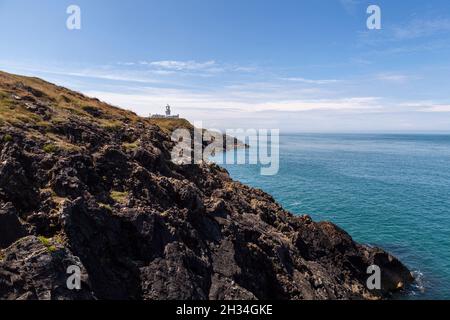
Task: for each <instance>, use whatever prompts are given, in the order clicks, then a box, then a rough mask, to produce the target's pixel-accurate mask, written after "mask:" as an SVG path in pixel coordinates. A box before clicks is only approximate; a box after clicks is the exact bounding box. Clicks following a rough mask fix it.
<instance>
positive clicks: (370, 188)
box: [223, 134, 450, 299]
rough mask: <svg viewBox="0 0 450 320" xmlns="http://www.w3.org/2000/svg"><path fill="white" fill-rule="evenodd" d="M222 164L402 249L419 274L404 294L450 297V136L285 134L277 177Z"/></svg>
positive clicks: (299, 207)
mask: <svg viewBox="0 0 450 320" xmlns="http://www.w3.org/2000/svg"><path fill="white" fill-rule="evenodd" d="M241 152H242V151H241ZM223 166H224V167H225V168H226V169H228V171H229V172H230V174H231V175H232V177H233V178H235V179H237V180H239V181H241V182H243V183H245V184H248V185H251V186H254V187H257V188H261V189H263V190H264V191H266V192H268V193H270V194H272V195H273V196H274V197H275V199H276V200H277V201H278V202H279V203H280V204H282V205H283V206H284V207H285V208H286V209H287V210H289V211H291V212H292V213H294V214H309V215H311V216H312V217H313V218H314V219H315V220H329V221H332V222H334V223H336V224H337V225H339V226H341V227H342V228H343V229H345V230H346V231H347V232H349V233H350V234H351V235H352V236H353V238H354V239H355V240H356V241H358V242H361V243H367V244H372V245H377V246H380V247H382V248H384V249H386V250H388V251H389V252H391V253H393V254H394V255H396V256H397V257H398V258H400V259H401V260H402V261H403V262H404V263H405V264H406V265H407V266H408V267H409V268H410V269H411V270H414V271H415V273H416V274H417V277H418V279H419V285H418V286H417V287H416V288H415V289H414V290H412V291H411V292H410V293H409V294H408V295H407V297H406V298H409V299H417V298H420V299H450V136H448V135H447V136H446V135H368V134H365V135H356V134H348V135H331V134H301V135H286V136H281V138H280V170H279V173H278V174H277V175H275V176H261V175H260V170H259V169H260V168H259V167H258V166H254V165H223Z"/></svg>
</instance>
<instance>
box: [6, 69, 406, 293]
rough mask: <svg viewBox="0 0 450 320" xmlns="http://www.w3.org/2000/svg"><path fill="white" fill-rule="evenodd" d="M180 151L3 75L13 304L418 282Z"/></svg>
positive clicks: (152, 128) (378, 254) (87, 102)
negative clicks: (175, 156)
mask: <svg viewBox="0 0 450 320" xmlns="http://www.w3.org/2000/svg"><path fill="white" fill-rule="evenodd" d="M173 145H174V143H173V142H172V141H171V139H170V136H169V135H168V134H167V132H166V130H163V129H162V127H161V126H158V124H155V123H154V122H153V123H152V122H151V121H149V120H148V119H145V118H140V117H138V116H137V115H135V114H134V113H132V112H129V111H126V110H122V109H119V108H117V107H113V106H110V105H107V104H105V103H103V102H101V101H99V100H97V99H92V98H88V97H85V96H83V95H81V94H79V93H77V92H73V91H70V90H68V89H66V88H62V87H58V86H55V85H53V84H50V83H47V82H45V81H43V80H40V79H36V78H26V77H21V76H15V75H11V74H7V73H3V72H0V150H1V154H0V299H11V300H12V299H32V300H34V299H40V300H47V299H137V300H140V299H149V300H150V299H152V300H153V299H156V300H160V299H187V300H190V299H383V298H389V297H390V296H391V294H392V293H394V292H398V291H399V290H402V289H403V288H405V287H406V286H407V285H408V284H409V283H411V282H412V281H413V278H412V276H411V273H410V271H409V270H408V269H407V268H406V267H405V266H404V265H403V264H402V263H401V262H400V261H399V260H397V259H396V258H395V257H393V256H392V255H390V254H389V253H387V252H385V251H383V250H382V249H379V248H372V247H368V246H365V245H361V244H358V243H355V242H354V241H353V240H352V238H351V237H350V235H348V234H347V233H346V232H345V231H343V230H341V229H340V228H339V227H337V226H335V225H333V224H332V223H330V222H314V221H312V219H311V218H310V217H309V216H294V215H292V214H291V213H289V212H287V211H285V210H284V209H283V208H282V207H281V206H280V205H279V204H277V203H276V202H275V201H274V199H273V198H272V197H271V196H270V195H268V194H266V193H264V192H263V191H261V190H258V189H253V188H250V187H248V186H245V185H243V184H241V183H239V182H237V181H233V180H232V179H231V178H230V176H229V175H228V173H227V172H226V171H225V170H224V169H222V168H220V167H218V166H216V165H213V164H207V163H204V164H201V165H181V166H179V165H175V164H174V163H172V162H171V161H170V150H171V148H172V147H173ZM374 264H375V265H377V266H379V267H380V268H381V270H382V288H381V290H375V291H370V290H368V289H367V288H366V280H367V278H368V274H367V268H368V267H369V266H370V265H374ZM73 265H75V266H78V267H79V268H80V270H81V271H82V273H81V274H82V278H81V280H82V285H81V290H69V289H68V288H67V286H66V280H67V277H68V275H67V272H66V271H67V268H68V267H69V266H73Z"/></svg>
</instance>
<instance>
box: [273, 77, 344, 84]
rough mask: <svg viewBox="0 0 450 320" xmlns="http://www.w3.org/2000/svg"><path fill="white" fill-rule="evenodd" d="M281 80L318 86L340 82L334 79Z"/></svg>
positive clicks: (292, 78)
mask: <svg viewBox="0 0 450 320" xmlns="http://www.w3.org/2000/svg"><path fill="white" fill-rule="evenodd" d="M281 80H285V81H292V82H301V83H308V84H318V85H321V84H330V83H336V82H340V81H341V80H336V79H321V80H314V79H306V78H301V77H289V78H281Z"/></svg>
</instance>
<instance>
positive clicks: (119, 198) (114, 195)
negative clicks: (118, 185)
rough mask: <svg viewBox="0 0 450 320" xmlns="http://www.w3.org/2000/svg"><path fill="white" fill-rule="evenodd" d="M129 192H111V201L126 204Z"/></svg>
mask: <svg viewBox="0 0 450 320" xmlns="http://www.w3.org/2000/svg"><path fill="white" fill-rule="evenodd" d="M128 195H129V194H128V192H119V191H111V194H110V196H111V199H113V200H114V201H115V202H117V203H120V204H125V203H126V202H127V200H128Z"/></svg>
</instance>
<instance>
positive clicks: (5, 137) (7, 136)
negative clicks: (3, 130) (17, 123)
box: [2, 134, 13, 142]
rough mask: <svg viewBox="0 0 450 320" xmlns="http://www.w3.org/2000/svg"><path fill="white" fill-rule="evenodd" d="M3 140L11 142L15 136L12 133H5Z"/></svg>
mask: <svg viewBox="0 0 450 320" xmlns="http://www.w3.org/2000/svg"><path fill="white" fill-rule="evenodd" d="M2 140H3V142H11V141H13V137H12V136H11V135H10V134H5V135H4V136H3V139H2Z"/></svg>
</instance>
